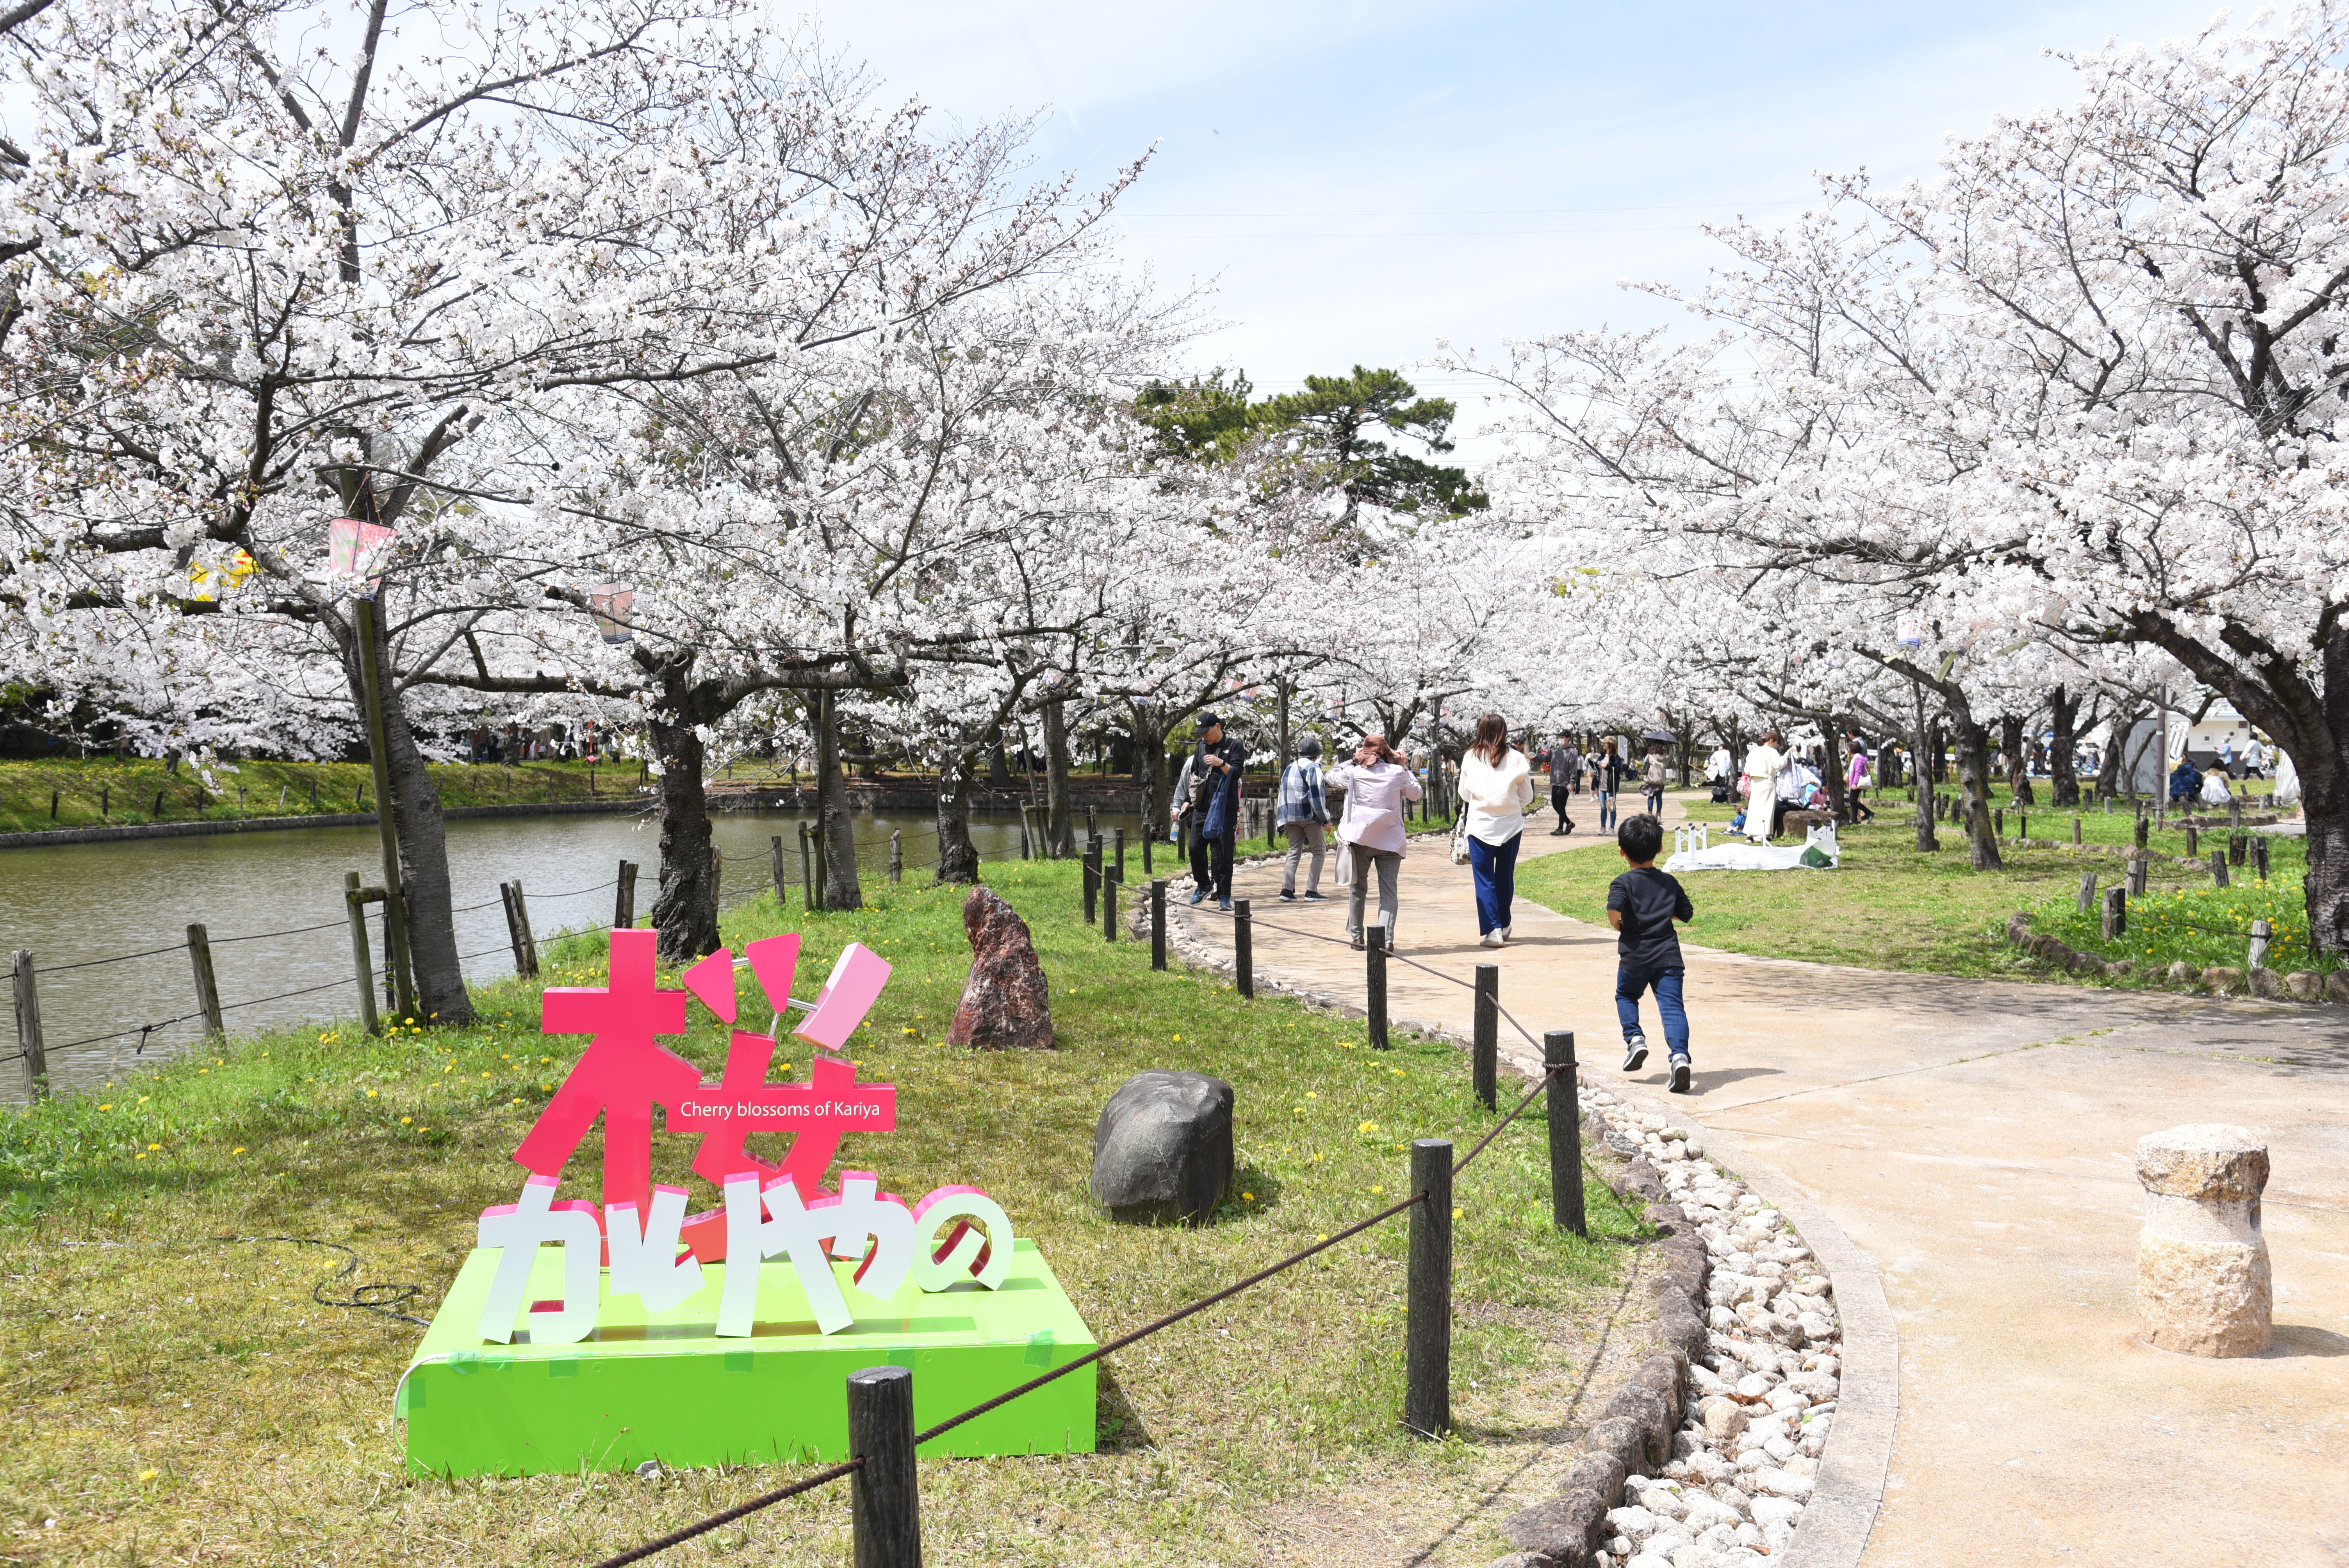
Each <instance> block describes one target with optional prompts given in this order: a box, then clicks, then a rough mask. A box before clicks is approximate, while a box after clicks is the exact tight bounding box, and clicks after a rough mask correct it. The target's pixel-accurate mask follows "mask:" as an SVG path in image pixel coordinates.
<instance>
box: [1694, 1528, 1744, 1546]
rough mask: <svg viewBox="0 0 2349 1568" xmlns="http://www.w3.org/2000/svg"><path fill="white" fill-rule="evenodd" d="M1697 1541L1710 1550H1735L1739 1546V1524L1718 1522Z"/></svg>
mask: <svg viewBox="0 0 2349 1568" xmlns="http://www.w3.org/2000/svg"><path fill="white" fill-rule="evenodd" d="M1696 1543H1697V1544H1698V1545H1699V1546H1702V1547H1703V1548H1704V1549H1705V1550H1707V1551H1709V1552H1734V1551H1736V1550H1737V1548H1738V1544H1739V1542H1738V1540H1737V1526H1735V1525H1734V1524H1727V1523H1723V1524H1716V1525H1714V1526H1713V1527H1712V1528H1711V1529H1709V1530H1707V1531H1706V1532H1704V1533H1703V1534H1702V1535H1700V1536H1698V1537H1697V1538H1696Z"/></svg>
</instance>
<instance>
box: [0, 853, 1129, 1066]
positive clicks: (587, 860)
mask: <svg viewBox="0 0 2349 1568" xmlns="http://www.w3.org/2000/svg"><path fill="white" fill-rule="evenodd" d="M808 820H811V819H810V817H809V816H808V815H807V814H805V813H802V812H796V811H740V812H724V813H719V814H717V815H715V816H713V817H712V819H711V826H712V830H713V831H714V833H715V835H716V838H717V842H718V847H719V852H720V854H721V855H722V856H723V859H724V879H723V882H722V887H723V893H722V899H721V902H722V903H724V904H725V905H726V906H728V907H731V906H734V905H736V904H740V903H748V902H749V901H750V900H752V899H755V898H757V897H759V896H760V895H761V893H763V892H767V891H769V890H770V889H771V887H772V885H773V879H772V874H771V869H770V868H771V856H770V841H771V839H772V838H773V837H775V836H777V835H780V836H781V838H782V840H783V845H784V851H785V860H786V864H787V866H788V868H789V874H790V875H791V878H792V907H793V908H794V909H796V908H798V907H799V897H800V893H799V885H798V876H799V851H798V843H799V824H800V823H801V822H802V821H808ZM854 820H855V827H856V846H857V863H858V866H859V869H860V871H861V872H863V876H864V884H865V886H866V887H867V888H872V887H874V886H876V885H879V884H881V883H882V882H883V881H884V877H885V870H886V867H887V864H888V853H889V836H890V834H891V833H892V832H901V833H902V834H903V835H904V845H905V880H906V881H907V882H909V883H919V882H926V881H927V880H928V878H929V875H930V870H929V868H930V867H931V866H932V865H934V864H935V863H936V860H937V833H936V820H935V819H934V818H932V817H930V816H929V815H928V814H926V813H924V812H919V811H896V812H889V811H878V812H862V811H860V812H858V813H856V815H855V818H854ZM1098 820H1099V823H1100V827H1101V830H1102V832H1103V833H1104V834H1107V833H1109V832H1110V831H1112V830H1113V829H1117V828H1123V829H1125V830H1126V832H1127V841H1128V843H1129V844H1136V843H1137V842H1138V840H1137V835H1138V830H1139V823H1138V820H1137V819H1135V818H1133V817H1132V816H1130V815H1123V814H1119V813H1111V812H1102V813H1101V814H1100V815H1099V818H1098ZM1078 830H1079V831H1080V833H1081V832H1082V831H1083V819H1082V818H1081V817H1080V818H1079V821H1078ZM448 833H449V872H450V880H451V882H452V884H453V886H454V888H455V896H456V903H457V906H458V908H459V910H460V912H461V913H459V914H458V916H457V946H458V951H459V952H460V953H461V954H465V955H466V957H465V975H466V978H467V979H468V980H486V979H492V978H495V977H497V976H500V975H510V974H512V972H513V966H514V964H513V951H512V946H511V944H510V943H509V940H508V937H507V934H506V923H505V914H504V911H503V909H502V906H501V904H500V901H499V898H498V884H499V883H500V882H505V881H509V880H512V879H513V878H516V877H519V878H520V879H522V883H523V892H524V893H525V895H526V897H527V899H528V903H529V909H530V920H531V927H532V930H533V933H534V934H536V936H537V938H538V940H539V942H540V943H541V944H542V945H543V944H544V943H545V942H546V941H547V940H548V939H549V938H551V937H552V936H554V934H557V933H558V932H561V931H563V930H565V929H573V930H576V929H580V928H583V927H586V926H591V925H596V924H602V923H608V922H609V921H610V920H611V918H612V914H613V904H614V896H615V883H616V880H617V877H618V871H619V862H620V861H623V860H628V861H636V863H637V865H638V866H639V867H640V870H639V872H638V873H637V881H636V915H637V919H638V921H639V922H640V923H641V922H642V921H644V920H647V919H648V918H649V917H650V915H651V912H652V903H653V896H654V893H655V892H656V891H657V885H658V877H659V867H660V841H659V829H658V827H657V824H655V823H654V822H653V821H652V820H649V819H648V818H637V817H623V816H610V817H586V816H577V817H521V818H516V817H506V818H493V819H490V820H471V821H452V822H450V824H449V827H448ZM971 839H972V841H973V842H974V844H975V845H976V846H977V848H978V852H979V857H980V859H981V861H1000V860H1006V859H1014V858H1017V856H1018V855H1019V818H1018V816H1017V815H1015V814H1013V813H1011V812H999V813H992V814H988V815H977V814H975V815H974V816H973V817H972V820H971ZM377 845H378V840H377V836H376V830H375V829H374V828H372V827H353V828H301V829H294V830H286V831H282V832H263V833H223V834H218V835H213V836H206V837H191V838H174V839H127V840H118V841H110V842H106V843H95V844H59V845H49V846H43V847H39V848H31V849H5V850H0V951H13V950H15V949H16V948H27V949H29V950H31V952H32V954H33V961H34V964H35V966H36V969H37V970H38V971H39V972H40V973H39V976H38V986H39V992H40V1003H41V1025H42V1037H43V1038H44V1040H45V1041H46V1042H47V1054H48V1063H49V1077H50V1080H51V1082H52V1083H53V1084H54V1085H56V1086H57V1088H60V1089H62V1088H83V1087H92V1086H96V1085H99V1084H103V1083H106V1082H109V1081H112V1080H113V1079H114V1078H117V1077H119V1075H120V1074H121V1073H123V1072H126V1071H130V1070H135V1068H137V1067H138V1066H139V1065H140V1063H141V1062H145V1061H152V1060H156V1059H160V1058H162V1057H169V1056H171V1055H172V1054H174V1053H177V1052H180V1051H183V1050H186V1049H188V1048H189V1047H191V1046H192V1045H194V1044H195V1043H196V1042H197V1041H198V1040H200V1039H201V1037H202V1023H201V1021H200V1020H198V1019H197V1018H195V1017H193V1016H191V1015H193V1014H194V1013H195V1012H196V993H195V982H194V979H193V972H192V969H191V965H190V961H189V956H188V951H187V946H186V943H187V927H188V925H189V923H191V922H201V923H203V925H204V926H205V928H206V932H207V934H208V936H209V939H210V943H211V946H212V967H213V973H214V975H215V977H216V980H217V983H218V985H219V989H220V998H221V1003H222V1008H223V1010H224V1013H225V1022H226V1023H227V1026H228V1028H229V1031H230V1033H232V1034H237V1033H244V1032H249V1031H252V1030H254V1029H257V1028H261V1027H263V1026H276V1025H284V1024H289V1023H297V1022H301V1021H303V1020H305V1019H327V1018H344V1017H349V1016H354V1014H355V1013H356V1011H357V994H356V990H355V984H354V980H353V966H352V962H351V940H350V927H349V924H348V922H347V917H346V915H345V913H344V903H343V876H344V873H345V872H358V873H359V876H360V878H361V879H362V880H363V881H364V882H368V883H370V884H372V883H375V882H380V881H381V880H382V872H381V865H380V861H379V860H378V853H379V851H378V847H377ZM1134 853H1138V849H1137V850H1134V851H1129V854H1130V855H1132V854H1134ZM377 907H378V909H379V908H380V906H377ZM374 924H375V923H374V922H370V925H371V926H373V925H374ZM373 945H374V948H375V951H376V954H377V958H376V964H377V966H378V984H380V981H381V964H382V959H381V951H382V949H381V938H380V935H379V934H378V936H377V938H376V940H375V942H374V944H373ZM125 954H143V956H139V957H131V958H124V957H123V955H125ZM5 1029H6V1045H5V1049H6V1051H7V1053H8V1054H9V1055H10V1056H11V1057H13V1056H14V1054H15V1052H16V1020H15V1016H14V1014H13V1011H11V1012H10V1013H9V1014H8V1016H7V1021H6V1024H5ZM22 1096H23V1074H22V1070H21V1068H20V1066H19V1064H17V1063H16V1061H14V1060H13V1059H12V1060H9V1061H7V1062H6V1063H5V1064H0V1100H17V1099H22Z"/></svg>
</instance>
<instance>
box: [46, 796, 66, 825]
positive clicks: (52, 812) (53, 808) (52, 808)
mask: <svg viewBox="0 0 2349 1568" xmlns="http://www.w3.org/2000/svg"><path fill="white" fill-rule="evenodd" d="M61 793H63V791H61V790H57V789H52V790H50V791H49V820H50V821H52V822H54V821H56V820H57V797H58V795H59V794H61Z"/></svg>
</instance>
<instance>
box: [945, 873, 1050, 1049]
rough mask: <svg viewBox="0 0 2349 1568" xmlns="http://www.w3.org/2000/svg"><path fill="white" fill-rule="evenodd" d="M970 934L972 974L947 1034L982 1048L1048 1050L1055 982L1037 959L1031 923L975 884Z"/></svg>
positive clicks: (968, 905) (967, 925) (967, 907)
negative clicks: (1047, 975) (1053, 983)
mask: <svg viewBox="0 0 2349 1568" xmlns="http://www.w3.org/2000/svg"><path fill="white" fill-rule="evenodd" d="M962 925H963V930H964V931H965V932H966V933H968V935H969V937H970V975H969V977H968V978H967V979H965V980H964V981H963V985H962V1001H961V1002H960V1003H959V1004H958V1005H957V1006H956V1007H955V1016H954V1022H953V1024H951V1025H950V1026H947V1039H948V1040H949V1041H951V1042H953V1043H954V1044H956V1045H957V1046H977V1047H979V1048H980V1049H981V1050H990V1051H1000V1050H1036V1051H1041V1050H1049V1049H1050V1048H1051V1045H1052V985H1051V982H1050V981H1049V980H1047V979H1046V978H1045V977H1044V966H1043V965H1041V964H1040V963H1038V962H1037V961H1036V944H1035V943H1034V942H1033V941H1032V940H1030V937H1029V935H1028V923H1027V922H1026V921H1024V920H1022V919H1020V918H1019V911H1018V910H1015V909H1013V908H1012V907H1011V906H1010V905H1009V904H1008V903H1004V902H1003V900H1002V899H1000V898H999V897H997V896H996V894H995V893H994V892H991V891H990V890H988V889H987V888H983V887H975V888H973V889H971V890H970V893H969V896H968V897H967V898H965V899H964V900H963V901H962Z"/></svg>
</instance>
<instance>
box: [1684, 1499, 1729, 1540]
mask: <svg viewBox="0 0 2349 1568" xmlns="http://www.w3.org/2000/svg"><path fill="white" fill-rule="evenodd" d="M1686 1501H1687V1503H1688V1512H1687V1513H1685V1514H1683V1515H1682V1520H1683V1521H1684V1522H1686V1524H1687V1525H1688V1527H1689V1529H1690V1530H1692V1531H1693V1532H1696V1534H1697V1538H1698V1539H1699V1540H1702V1539H1703V1538H1704V1532H1706V1531H1708V1530H1711V1529H1713V1527H1714V1526H1716V1525H1734V1524H1735V1523H1736V1522H1737V1519H1738V1514H1737V1511H1736V1510H1735V1509H1733V1508H1732V1507H1730V1506H1729V1504H1727V1503H1725V1502H1723V1501H1721V1499H1719V1498H1717V1497H1715V1496H1713V1494H1712V1493H1711V1492H1706V1491H1692V1492H1691V1493H1689V1494H1688V1497H1687V1499H1686Z"/></svg>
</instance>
